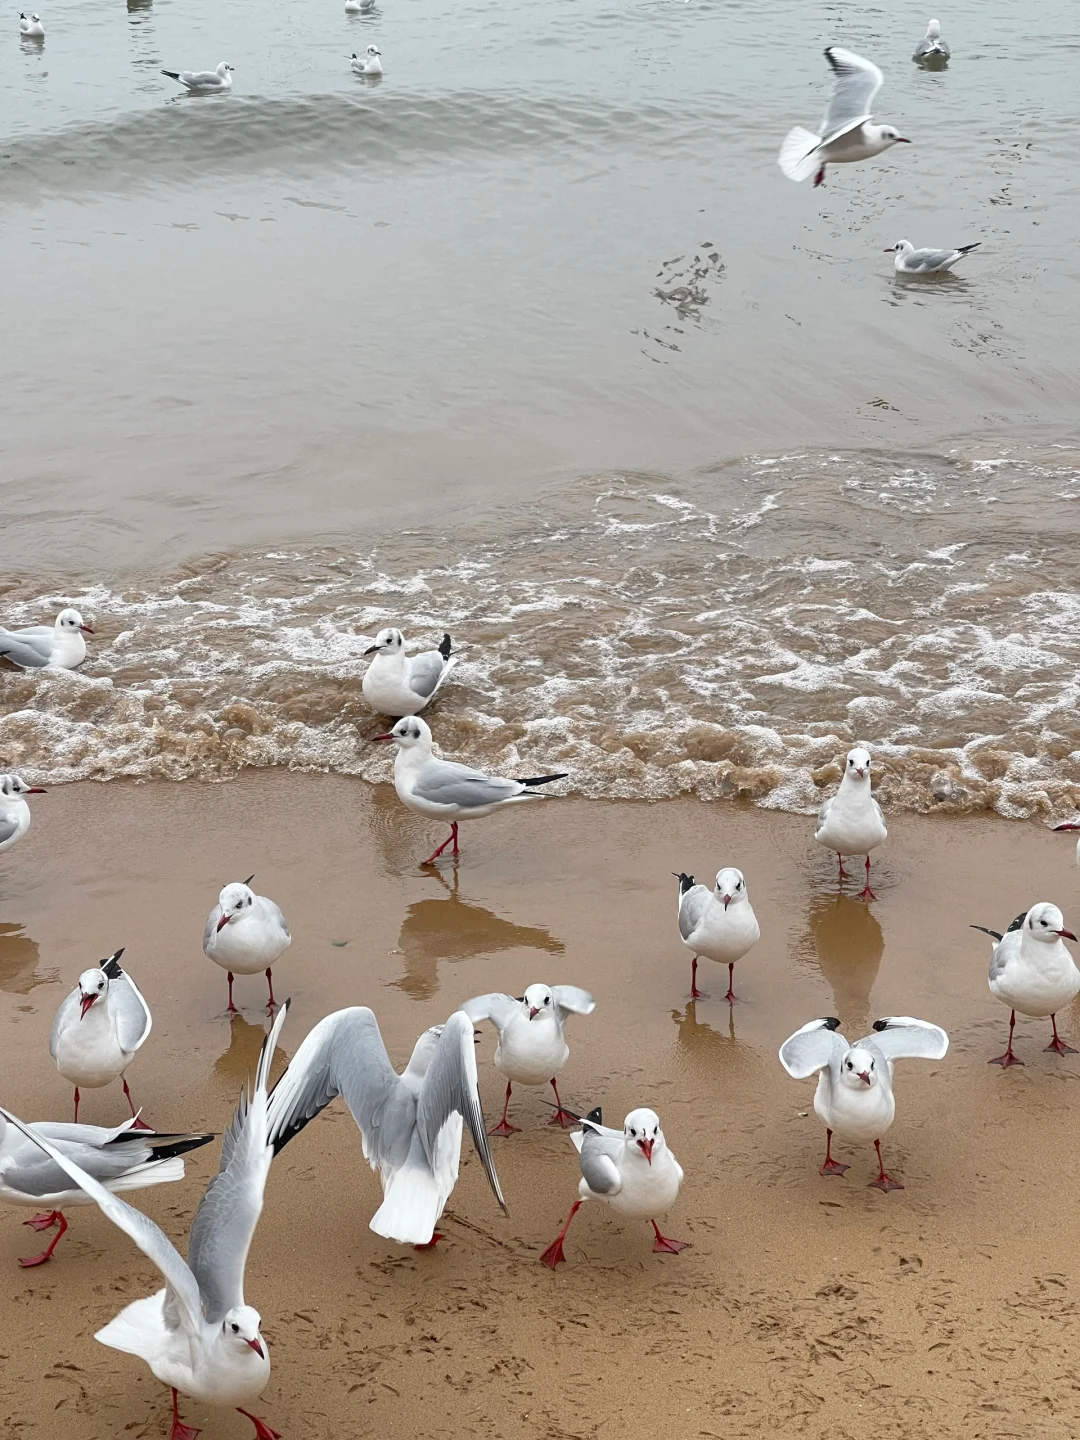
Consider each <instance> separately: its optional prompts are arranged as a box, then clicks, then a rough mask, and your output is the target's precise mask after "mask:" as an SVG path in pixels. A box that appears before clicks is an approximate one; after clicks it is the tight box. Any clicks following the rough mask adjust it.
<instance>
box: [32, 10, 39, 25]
mask: <svg viewBox="0 0 1080 1440" xmlns="http://www.w3.org/2000/svg"><path fill="white" fill-rule="evenodd" d="M30 19H31V20H33V22H34V24H35V25H40V23H41V16H40V15H39V14H38V13H37V11H36V10H35V11H34V13H33V15H31V16H30Z"/></svg>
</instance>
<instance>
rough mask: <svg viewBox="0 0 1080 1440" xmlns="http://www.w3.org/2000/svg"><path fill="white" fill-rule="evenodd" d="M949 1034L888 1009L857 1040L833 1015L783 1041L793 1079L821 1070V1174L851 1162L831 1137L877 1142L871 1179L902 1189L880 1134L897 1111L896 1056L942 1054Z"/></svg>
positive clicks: (783, 1059)
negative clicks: (888, 1167)
mask: <svg viewBox="0 0 1080 1440" xmlns="http://www.w3.org/2000/svg"><path fill="white" fill-rule="evenodd" d="M948 1048H949V1037H948V1035H946V1034H945V1031H944V1030H942V1029H941V1027H940V1026H939V1025H931V1024H929V1023H928V1022H927V1021H926V1020H913V1019H912V1018H911V1016H910V1015H890V1016H888V1017H887V1018H885V1019H884V1020H875V1021H874V1033H873V1034H872V1035H867V1036H866V1038H865V1039H863V1040H859V1041H858V1042H857V1043H856V1044H854V1045H849V1044H848V1042H847V1041H846V1040H845V1039H844V1037H843V1035H841V1034H840V1021H839V1020H837V1019H836V1018H835V1016H830V1017H828V1018H827V1019H824V1020H811V1021H810V1023H809V1025H804V1026H803V1027H802V1029H801V1030H796V1031H795V1034H794V1035H791V1036H789V1037H788V1039H787V1040H785V1041H784V1043H783V1045H781V1046H780V1064H781V1065H783V1067H784V1069H785V1070H786V1071H787V1073H788V1074H789V1075H790V1076H791V1077H792V1079H794V1080H805V1079H807V1078H808V1077H809V1076H810V1075H817V1077H818V1085H817V1091H816V1093H815V1095H814V1109H815V1110H816V1111H817V1113H818V1115H820V1117H821V1119H822V1120H824V1122H825V1162H824V1164H823V1165H822V1167H821V1170H820V1171H819V1172H818V1173H819V1174H821V1175H829V1176H831V1175H843V1173H844V1171H845V1170H848V1169H850V1166H848V1165H842V1164H841V1163H840V1161H839V1160H834V1159H833V1158H832V1137H833V1134H834V1133H835V1134H837V1135H839V1136H840V1137H841V1138H842V1139H844V1140H850V1141H852V1142H853V1143H854V1144H863V1145H865V1144H866V1143H867V1141H869V1140H872V1141H873V1142H874V1149H875V1150H876V1151H877V1161H878V1175H877V1178H876V1179H875V1180H871V1181H870V1184H871V1186H873V1187H874V1188H875V1189H877V1190H883V1191H885V1192H886V1194H887V1193H888V1192H889V1191H890V1190H903V1188H904V1187H903V1185H901V1183H900V1181H899V1180H894V1179H893V1178H892V1176H891V1175H886V1173H885V1165H884V1162H883V1161H882V1158H881V1137H882V1135H884V1134H885V1132H886V1130H888V1128H889V1126H890V1125H891V1124H892V1122H893V1117H894V1116H895V1114H896V1098H895V1096H894V1095H893V1082H892V1072H893V1062H894V1061H896V1060H941V1059H942V1058H943V1057H944V1055H945V1053H946V1051H947V1050H948Z"/></svg>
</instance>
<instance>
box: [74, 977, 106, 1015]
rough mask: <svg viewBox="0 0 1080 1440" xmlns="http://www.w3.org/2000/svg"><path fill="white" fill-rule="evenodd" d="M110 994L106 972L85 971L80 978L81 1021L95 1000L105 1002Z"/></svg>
mask: <svg viewBox="0 0 1080 1440" xmlns="http://www.w3.org/2000/svg"><path fill="white" fill-rule="evenodd" d="M108 993H109V977H108V976H107V975H106V974H105V971H104V970H84V971H83V972H82V974H81V975H80V976H79V1004H80V1006H81V1012H80V1014H79V1019H80V1020H81V1019H83V1017H84V1016H85V1014H86V1012H87V1011H88V1010H89V1009H90V1007H91V1005H93V1003H94V1001H95V1000H103V999H104V998H105V996H106V995H107V994H108Z"/></svg>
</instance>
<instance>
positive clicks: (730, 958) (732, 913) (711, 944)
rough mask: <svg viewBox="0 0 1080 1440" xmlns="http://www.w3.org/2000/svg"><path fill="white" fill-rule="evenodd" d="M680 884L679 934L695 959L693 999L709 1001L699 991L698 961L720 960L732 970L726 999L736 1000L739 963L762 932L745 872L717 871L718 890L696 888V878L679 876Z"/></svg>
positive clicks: (691, 981) (692, 980) (692, 967)
mask: <svg viewBox="0 0 1080 1440" xmlns="http://www.w3.org/2000/svg"><path fill="white" fill-rule="evenodd" d="M675 878H676V880H678V882H679V934H680V935H681V936H682V942H683V944H684V945H685V946H686V948H687V949H688V950H689V951H690V952H691V954H692V955H693V957H694V962H693V965H692V966H691V969H690V998H691V999H692V1000H702V999H705V998H707V997H706V996H705V995H704V994H703V993H702V991H700V990H699V989H698V988H697V967H698V960H699V959H700V958H701V956H702V955H704V957H705V959H706V960H716V961H717V962H718V963H719V964H721V965H726V966H727V967H728V988H727V994H726V995H725V996H724V999H725V1000H726V1001H727V1002H728V1004H729V1005H730V1004H732V1003H733V1002H734V1000H735V991H734V989H733V986H734V983H735V964H736V961H738V960H741V959H742V958H743V956H744V955H745V954H746V953H747V952H748V951H749V950H751V949H752V948H753V947H754V946H755V945H756V944H757V942H758V938H759V937H760V935H761V930H760V928H759V926H758V922H757V916H756V915H755V914H754V907H753V906H752V905H751V904H750V896H749V894H748V893H747V889H746V881H745V880H744V879H743V873H742V871H741V870H735V869H733V868H728V869H725V870H719V871H717V875H716V888H715V889H714V890H710V889H709V887H708V886H707V885H695V884H694V877H693V875H676V876H675Z"/></svg>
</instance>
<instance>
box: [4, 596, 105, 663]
mask: <svg viewBox="0 0 1080 1440" xmlns="http://www.w3.org/2000/svg"><path fill="white" fill-rule="evenodd" d="M93 633H94V632H93V629H92V628H91V627H90V626H89V625H87V623H86V622H85V620H84V619H83V617H82V616H81V615H80V614H79V612H78V610H74V609H72V607H71V606H70V605H68V606H65V608H64V609H63V610H61V611H60V614H59V615H57V617H56V619H55V620H54V621H53V623H52V624H51V625H27V626H26V627H25V628H24V629H22V630H5V629H4V628H3V626H0V655H2V656H3V657H4V658H5V659H6V660H10V661H11V663H12V664H13V665H18V666H19V667H20V668H21V669H23V670H43V669H44V668H45V667H46V666H47V665H51V666H53V667H54V668H55V669H57V670H74V669H75V667H76V666H77V665H81V664H82V662H83V661H84V660H85V659H86V641H85V640H84V639H83V636H84V635H93Z"/></svg>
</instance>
